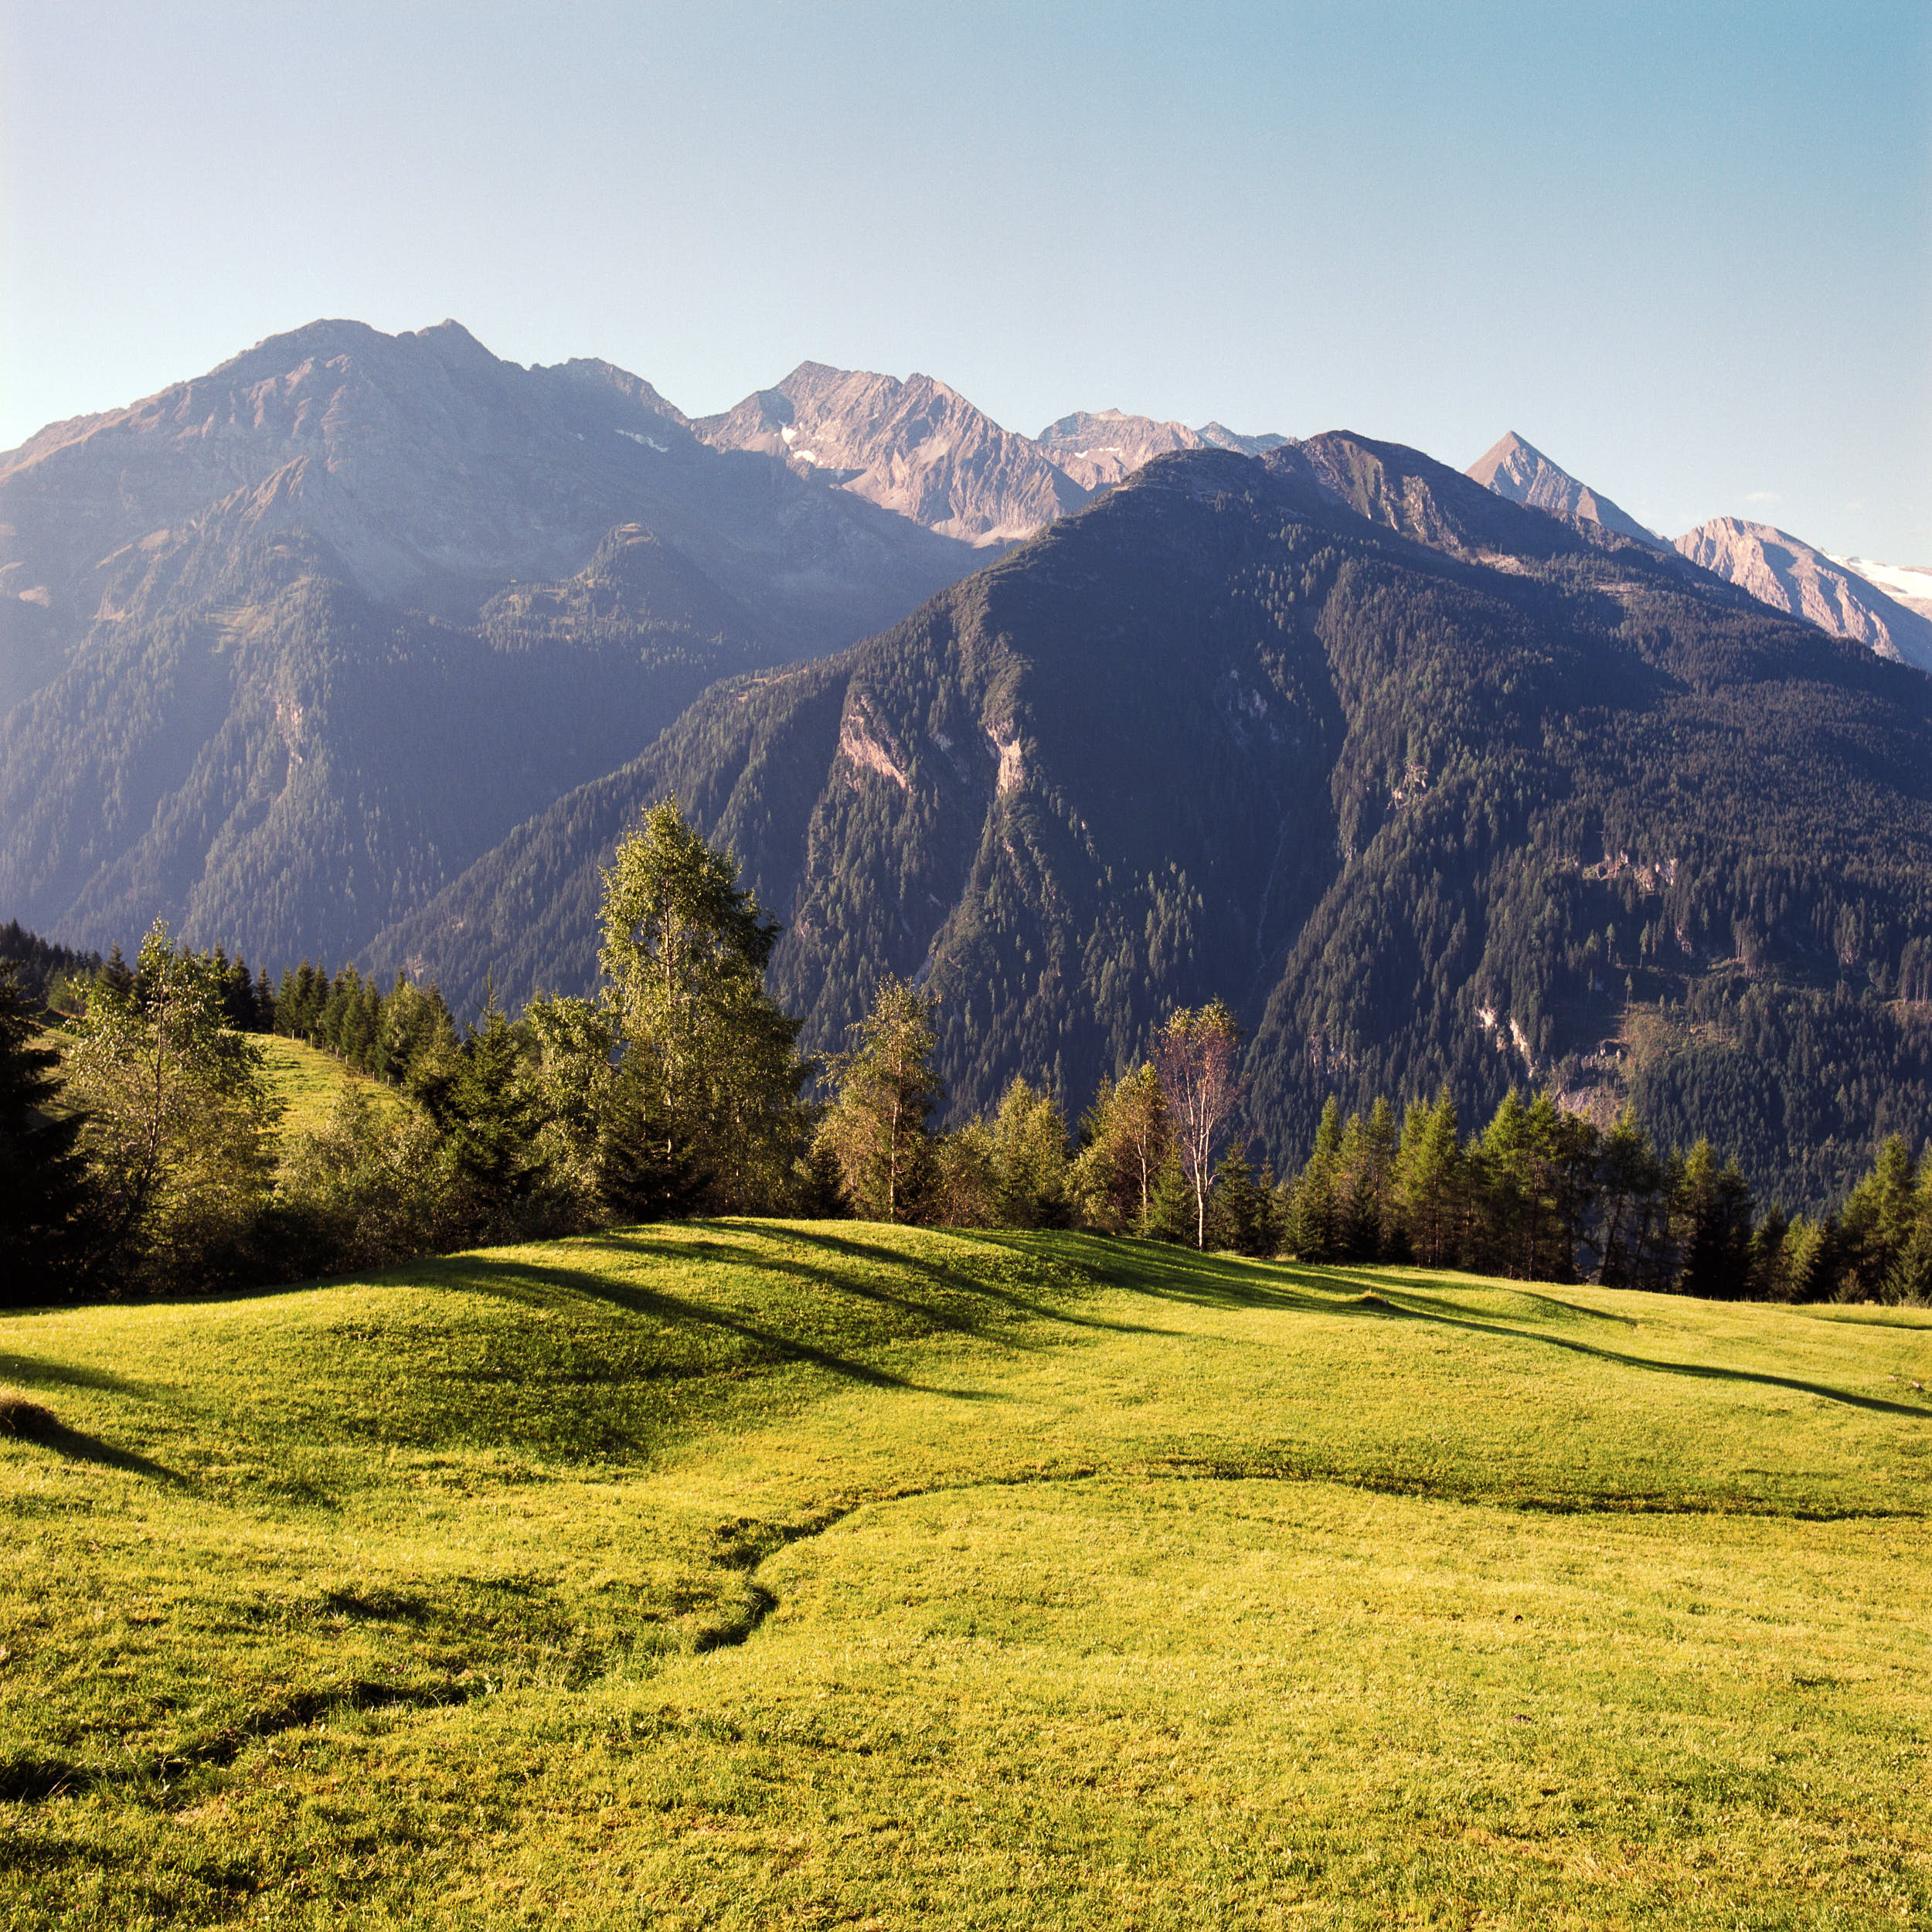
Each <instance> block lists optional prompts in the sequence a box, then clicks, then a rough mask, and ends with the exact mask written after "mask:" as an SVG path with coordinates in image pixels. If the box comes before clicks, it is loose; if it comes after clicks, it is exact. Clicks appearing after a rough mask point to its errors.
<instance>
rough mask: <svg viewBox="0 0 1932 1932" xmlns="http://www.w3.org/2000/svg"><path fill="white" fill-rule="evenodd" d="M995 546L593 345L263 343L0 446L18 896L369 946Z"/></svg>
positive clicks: (217, 933)
mask: <svg viewBox="0 0 1932 1932" xmlns="http://www.w3.org/2000/svg"><path fill="white" fill-rule="evenodd" d="M980 560H981V557H980V553H977V552H975V550H974V549H972V548H971V546H968V545H967V544H964V543H954V542H952V541H950V540H949V539H945V538H943V537H940V536H935V535H934V534H933V533H932V532H929V531H927V530H925V529H921V528H920V527H918V526H917V525H915V524H913V523H911V522H908V521H907V520H906V519H905V518H903V517H900V516H897V515H893V514H892V513H891V512H888V511H886V510H883V509H879V508H878V507H877V506H876V505H872V504H870V503H868V502H865V501H863V500H862V499H861V498H857V497H855V496H852V495H849V494H848V493H845V492H838V491H832V490H828V489H825V488H823V487H821V486H817V485H813V484H811V483H810V482H808V481H801V479H800V478H797V477H795V476H794V475H792V474H791V473H790V472H789V471H787V468H785V466H784V464H782V463H776V462H774V461H770V459H769V458H767V457H760V456H757V455H754V454H738V453H730V452H721V451H716V450H713V449H712V448H710V447H707V446H706V444H703V443H702V442H700V441H699V440H698V439H697V438H696V437H694V436H692V434H691V433H690V432H689V430H688V429H686V428H685V427H683V423H682V418H681V417H679V414H678V413H677V412H676V411H675V410H673V409H672V407H671V406H670V405H668V403H665V401H664V400H663V399H662V397H661V396H658V395H657V393H656V392H655V390H654V389H651V386H650V385H649V384H648V383H645V382H644V381H642V380H641V379H639V378H637V377H634V376H629V375H627V374H626V373H625V372H623V371H621V370H618V369H612V368H611V367H610V366H608V365H606V364H603V363H593V362H576V363H570V364H566V365H563V366H560V367H559V368H555V369H522V368H519V367H518V366H516V365H515V364H512V363H508V362H501V361H499V360H498V359H497V358H496V357H495V356H492V355H490V354H489V352H488V351H487V350H485V349H483V348H482V347H481V345H480V344H478V343H477V342H475V341H474V339H473V338H471V337H470V336H469V335H467V334H466V333H465V332H464V331H463V330H462V329H461V328H458V327H457V325H454V323H445V324H444V325H441V326H440V328H434V329H427V330H424V331H423V332H420V334H418V335H402V336H386V335H380V334H379V333H378V332H376V331H374V330H372V329H369V328H365V327H364V326H363V325H361V324H359V323H349V322H321V323H317V324H315V325H312V326H311V327H310V328H305V329H301V330H298V331H296V332H294V333H293V334H292V335H286V336H279V337H275V338H271V339H270V340H269V341H268V342H264V343H262V344H260V345H258V346H257V348H256V349H252V350H250V352H248V353H247V354H246V355H242V356H239V357H237V358H236V359H234V360H233V361H232V362H229V363H226V364H224V365H223V367H222V368H220V369H217V370H216V371H214V372H213V373H211V374H210V375H209V376H206V377H202V378H200V379H197V380H196V381H195V382H192V383H183V384H180V385H178V386H176V387H175V388H174V389H168V390H166V391H165V392H163V393H162V394H161V395H159V396H155V397H153V398H151V399H150V400H148V401H147V402H145V403H139V404H137V405H135V406H133V407H132V408H130V409H128V410H121V411H119V412H116V413H112V414H110V415H107V416H102V417H90V418H86V419H82V420H79V421H77V422H74V423H63V424H56V425H55V426H53V427H51V428H49V429H48V430H43V432H42V433H41V434H39V436H37V437H34V438H33V439H32V440H31V441H30V442H29V443H28V444H26V445H24V446H23V447H22V448H21V449H20V450H19V451H15V452H13V453H12V454H11V455H10V456H9V457H5V458H4V459H0V586H4V589H5V593H6V594H5V595H0V709H4V710H5V716H4V719H0V908H4V909H5V912H6V913H8V914H9V916H11V917H16V918H19V919H20V920H23V921H24V922H26V923H27V924H29V925H30V926H32V927H35V928H36V929H37V930H40V931H43V932H45V933H47V934H51V935H53V936H55V937H59V938H60V939H61V940H65V941H66V942H67V943H69V944H82V945H94V946H100V947H104V946H106V945H107V944H111V943H112V942H114V941H116V940H127V939H128V937H130V935H131V934H138V933H139V932H140V931H141V930H144V929H145V927H146V925H147V923H148V920H150V919H151V918H152V917H154V916H155V913H162V914H164V915H165V916H166V917H168V919H169V920H171V921H172V922H173V923H174V924H175V927H176V929H177V930H178V931H179V933H180V934H181V935H182V937H185V939H187V940H190V941H192V942H193V943H196V944H211V943H215V942H220V943H223V944H226V945H229V946H230V947H239V948H240V949H241V950H243V951H246V952H247V954H250V956H251V957H257V958H262V957H271V958H272V957H292V956H295V955H298V954H301V953H302V952H304V951H320V952H321V953H323V954H325V956H341V955H345V954H348V953H350V952H352V951H355V949H357V948H359V947H362V946H363V945H365V944H367V943H368V941H369V940H370V939H371V938H372V937H373V936H374V934H376V931H377V930H379V928H380V927H383V925H385V924H386V923H389V922H391V921H393V920H395V919H396V918H398V917H401V916H403V914H404V913H406V912H408V911H409V910H411V909H412V908H413V907H414V906H419V905H420V904H421V903H423V900H425V899H427V897H428V896H430V894H431V893H434V891H435V890H436V889H438V888H439V887H440V886H442V885H444V884H445V883H447V881H448V880H449V879H451V878H452V877H453V876H455V874H456V873H457V872H459V871H460V870H461V869H462V867H463V866H465V865H467V864H468V863H469V862H471V860H473V859H475V858H476V857H477V856H478V855H479V854H481V853H482V852H485V851H487V850H488V849H489V848H490V847H491V846H492V845H494V844H495V842H497V841H498V839H499V838H502V836H503V835H504V834H505V832H508V831H509V829H510V828H512V826H514V825H516V824H517V823H518V822H519V821H521V820H522V819H523V818H526V817H528V816H529V815H530V814H531V813H532V812H534V811H539V810H540V809H542V808H543V806H545V805H546V804H548V803H549V802H550V801H552V800H553V799H555V798H557V797H558V796H559V795H560V794H562V793H563V792H564V791H567V790H568V789H569V788H570V787H572V786H573V785H576V784H581V783H583V781H586V780H587V779H590V778H591V777H595V776H597V774H600V773H602V772H605V771H607V770H610V769H611V767H613V766H614V765H616V764H620V763H621V762H622V761H623V760H624V759H626V758H628V757H631V756H633V755H634V753H637V752H638V750H640V749H641V748H642V747H645V746H646V745H648V743H650V742H651V740H652V739H653V738H654V737H655V736H656V735H657V733H658V732H659V731H660V730H662V728H663V727H664V726H665V725H666V724H667V723H669V722H671V720H672V719H674V718H675V717H676V716H678V714H679V712H681V711H682V709H683V708H684V707H685V706H686V705H687V704H689V702H691V700H692V698H694V697H695V696H696V694H697V693H698V692H699V691H700V690H701V689H703V688H704V687H705V686H706V685H708V684H709V683H711V682H713V680H715V679H717V678H719V677H720V676H723V675H730V674H732V673H733V672H740V671H743V670H745V669H747V668H751V667H753V666H757V665H771V664H777V663H782V662H789V661H792V660H795V659H797V658H801V657H804V656H808V655H813V654H815V653H817V652H820V651H825V650H828V649H832V648H837V647H838V646H842V645H846V644H849V643H850V642H851V641H852V640H853V639H854V638H858V637H859V636H862V635H863V634H866V633H867V632H868V631H876V630H878V629H879V628H881V627H883V626H884V625H886V624H889V623H891V622H893V621H895V620H896V618H897V617H900V615H902V614H903V613H904V612H905V611H906V610H908V609H910V608H911V607H913V605H915V604H917V603H918V602H919V601H920V600H921V599H922V598H923V597H925V596H927V594H930V592H931V591H933V590H936V589H938V588H940V587H942V586H944V585H945V584H947V583H951V582H953V581H954V580H957V578H958V577H960V576H961V575H963V574H964V573H965V572H966V571H967V570H969V569H970V568H971V567H972V566H974V565H975V564H976V563H978V562H979V561H980Z"/></svg>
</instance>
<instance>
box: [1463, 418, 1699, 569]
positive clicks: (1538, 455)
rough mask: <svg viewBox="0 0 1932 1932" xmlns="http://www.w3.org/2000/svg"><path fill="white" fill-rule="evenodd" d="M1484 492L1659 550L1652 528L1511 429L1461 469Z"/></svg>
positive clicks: (1660, 547) (1659, 545) (1660, 546)
mask: <svg viewBox="0 0 1932 1932" xmlns="http://www.w3.org/2000/svg"><path fill="white" fill-rule="evenodd" d="M1464 474H1465V475H1466V476H1470V477H1472V478H1475V481H1477V482H1478V483H1480V484H1481V485H1482V486H1483V488H1485V489H1486V490H1494V491H1495V493H1496V494H1497V495H1498V496H1502V497H1507V498H1509V501H1510V502H1512V503H1523V504H1527V505H1529V508H1530V509H1532V510H1547V511H1549V513H1550V514H1551V515H1553V516H1560V517H1566V518H1568V519H1570V522H1577V521H1578V520H1579V519H1581V520H1583V521H1585V522H1590V523H1600V524H1602V525H1603V526H1604V529H1607V530H1614V531H1615V532H1617V535H1618V536H1627V537H1631V538H1634V539H1635V540H1636V541H1637V542H1638V543H1648V544H1651V545H1652V546H1655V547H1656V548H1658V549H1662V547H1663V546H1662V545H1661V544H1659V543H1658V541H1657V538H1656V536H1655V533H1654V532H1651V531H1649V530H1647V529H1645V528H1644V526H1643V525H1642V524H1641V523H1639V522H1638V521H1637V519H1636V518H1634V516H1632V515H1630V513H1629V512H1628V511H1626V510H1621V509H1618V508H1617V505H1615V504H1614V503H1613V502H1611V500H1610V498H1608V497H1607V496H1599V495H1597V492H1595V491H1594V490H1593V489H1592V488H1590V485H1588V484H1587V483H1580V482H1579V481H1577V478H1575V477H1573V476H1572V475H1571V474H1570V472H1569V471H1567V470H1564V469H1560V468H1558V467H1557V466H1556V464H1554V463H1553V462H1551V461H1550V460H1549V457H1546V455H1544V454H1543V451H1541V450H1539V449H1536V448H1535V447H1532V445H1531V444H1528V443H1526V442H1525V441H1524V440H1522V437H1520V436H1519V435H1518V434H1516V432H1515V430H1511V431H1510V432H1509V434H1508V435H1507V436H1505V437H1504V438H1503V439H1502V441H1501V442H1500V443H1498V444H1497V445H1496V446H1495V448H1494V449H1492V450H1491V451H1488V453H1487V454H1485V455H1482V456H1479V457H1477V458H1476V460H1475V462H1473V463H1471V464H1470V465H1469V467H1468V469H1467V470H1466V471H1464Z"/></svg>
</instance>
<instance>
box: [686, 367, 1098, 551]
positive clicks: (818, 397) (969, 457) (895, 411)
mask: <svg viewBox="0 0 1932 1932" xmlns="http://www.w3.org/2000/svg"><path fill="white" fill-rule="evenodd" d="M692 427H693V429H694V430H696V433H697V434H699V436H700V437H702V438H703V439H704V440H706V442H707V443H709V444H712V445H713V447H716V448H719V449H726V450H752V451H759V452H760V453H762V454H766V455H768V456H777V457H783V458H784V460H785V461H787V463H788V464H791V466H792V467H793V468H794V469H795V470H798V471H806V472H810V473H812V474H816V475H817V476H818V477H819V478H822V479H823V480H824V481H827V482H829V483H832V484H834V485H838V486H839V487H841V488H843V489H844V490H845V491H846V492H849V494H851V495H855V496H859V497H863V498H866V500H867V501H868V502H872V503H876V504H878V505H879V506H880V507H881V508H882V509H888V510H895V511H896V512H898V513H899V514H900V515H901V516H903V517H907V518H910V519H911V520H912V521H913V522H914V523H920V524H923V525H924V526H926V528H927V529H929V530H931V531H934V532H937V534H938V535H940V536H947V537H953V538H955V539H960V540H962V541H964V542H965V543H972V544H975V545H978V546H981V547H982V548H983V547H986V546H994V545H1003V544H1009V543H1019V541H1021V540H1022V539H1024V538H1026V537H1029V536H1032V533H1033V532H1035V531H1036V530H1037V529H1040V528H1041V527H1042V526H1044V525H1046V524H1048V523H1051V522H1053V521H1054V520H1055V519H1056V518H1058V517H1062V516H1064V515H1066V514H1067V513H1068V512H1070V511H1073V510H1077V509H1079V508H1080V505H1082V504H1083V503H1084V502H1086V501H1087V496H1088V495H1089V494H1090V492H1089V491H1088V490H1087V488H1085V487H1084V486H1083V485H1080V483H1077V482H1076V481H1074V480H1073V478H1071V477H1070V476H1069V475H1067V474H1066V473H1065V472H1064V471H1062V470H1061V469H1060V468H1057V467H1056V465H1055V464H1053V463H1052V462H1051V461H1049V460H1048V458H1047V457H1046V454H1043V452H1042V451H1041V450H1040V449H1039V447H1037V446H1036V445H1035V444H1034V443H1033V442H1032V440H1030V439H1029V438H1028V437H1024V436H1016V435H1015V434H1013V433H1012V431H1011V430H1003V429H1002V428H1001V427H1000V426H999V425H998V423H995V421H994V420H992V417H989V416H988V415H986V414H985V413H983V412H982V411H981V410H977V409H975V407H974V406H973V405H972V404H971V403H969V402H968V401H967V400H966V399H965V397H964V396H961V394H960V393H959V392H958V391H957V389H949V388H948V387H947V386H946V384H945V383H941V382H938V381H937V380H935V379H934V378H933V377H932V376H919V375H915V376H911V377H910V378H909V379H907V380H906V381H905V382H903V383H902V382H900V381H899V380H898V379H896V377H893V376H875V375H870V374H868V373H866V372H864V371H862V370H852V369H830V368H828V367H827V366H825V364H824V363H822V362H801V363H800V364H799V366H798V368H796V369H794V370H793V371H792V372H791V374H790V375H789V376H787V377H786V378H785V379H784V381H783V382H782V383H780V384H779V385H778V386H777V388H776V389H759V390H757V391H755V392H754V393H753V394H751V395H750V396H747V397H746V398H745V400H743V402H742V403H739V404H738V406H736V408H735V409H733V410H727V411H726V413H724V414H723V415H722V416H710V417H704V418H702V420H699V421H698V422H696V423H694V424H693V425H692Z"/></svg>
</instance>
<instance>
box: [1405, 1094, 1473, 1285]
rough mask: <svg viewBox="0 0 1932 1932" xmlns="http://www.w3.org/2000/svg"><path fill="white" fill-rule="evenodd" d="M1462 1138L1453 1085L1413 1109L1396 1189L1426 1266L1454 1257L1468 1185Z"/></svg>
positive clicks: (1416, 1254)
mask: <svg viewBox="0 0 1932 1932" xmlns="http://www.w3.org/2000/svg"><path fill="white" fill-rule="evenodd" d="M1463 1165H1464V1164H1463V1158H1462V1141H1461V1132H1460V1128H1459V1124H1458V1121H1457V1117H1456V1104H1455V1101H1454V1100H1453V1099H1452V1098H1451V1096H1450V1093H1449V1090H1448V1088H1447V1087H1444V1088H1443V1090H1442V1091H1441V1092H1440V1094H1438V1095H1437V1098H1436V1104H1435V1105H1434V1107H1424V1106H1423V1105H1421V1104H1420V1103H1418V1104H1416V1105H1415V1106H1413V1107H1410V1109H1409V1112H1408V1117H1407V1119H1406V1121H1405V1122H1404V1123H1403V1130H1402V1148H1401V1151H1400V1155H1399V1157H1398V1158H1397V1161H1396V1172H1395V1183H1394V1193H1395V1197H1396V1202H1397V1203H1398V1207H1399V1212H1400V1215H1401V1217H1402V1219H1403V1223H1404V1226H1405V1229H1406V1234H1407V1237H1408V1241H1409V1245H1410V1250H1411V1251H1412V1253H1413V1255H1414V1257H1415V1259H1416V1260H1418V1261H1420V1263H1421V1264H1422V1265H1423V1267H1428V1268H1440V1267H1447V1266H1448V1265H1449V1264H1450V1263H1451V1261H1452V1260H1454V1258H1455V1257H1456V1254H1457V1252H1458V1236H1459V1233H1460V1227H1459V1222H1460V1219H1461V1216H1460V1214H1459V1211H1458V1210H1459V1208H1460V1205H1461V1194H1462V1192H1463V1188H1464V1171H1463Z"/></svg>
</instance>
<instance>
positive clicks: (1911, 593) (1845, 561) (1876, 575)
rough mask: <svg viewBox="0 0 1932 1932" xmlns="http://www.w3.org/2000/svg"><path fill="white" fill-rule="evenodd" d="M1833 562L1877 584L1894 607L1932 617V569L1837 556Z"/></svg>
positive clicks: (1909, 564) (1866, 557)
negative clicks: (1904, 608) (1897, 605)
mask: <svg viewBox="0 0 1932 1932" xmlns="http://www.w3.org/2000/svg"><path fill="white" fill-rule="evenodd" d="M1832 562H1833V563H1837V564H1842V566H1844V567H1845V569H1846V570H1852V571H1855V572H1856V573H1858V575H1859V576H1860V577H1862V578H1864V580H1866V583H1871V584H1876V586H1877V587H1878V588H1879V590H1883V592H1884V593H1885V594H1886V596H1887V597H1889V598H1890V599H1891V600H1892V601H1893V603H1894V604H1903V605H1904V606H1905V607H1906V610H1908V611H1916V612H1917V614H1918V615H1919V616H1920V617H1927V618H1932V568H1929V567H1927V566H1926V565H1924V564H1922V563H1874V562H1873V561H1872V559H1871V558H1869V556H1834V557H1833V558H1832Z"/></svg>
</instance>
